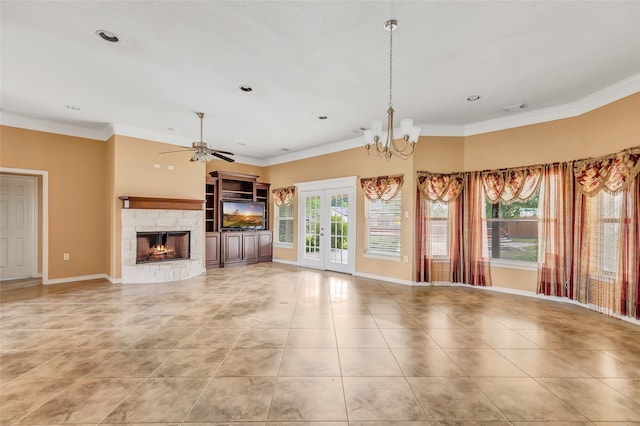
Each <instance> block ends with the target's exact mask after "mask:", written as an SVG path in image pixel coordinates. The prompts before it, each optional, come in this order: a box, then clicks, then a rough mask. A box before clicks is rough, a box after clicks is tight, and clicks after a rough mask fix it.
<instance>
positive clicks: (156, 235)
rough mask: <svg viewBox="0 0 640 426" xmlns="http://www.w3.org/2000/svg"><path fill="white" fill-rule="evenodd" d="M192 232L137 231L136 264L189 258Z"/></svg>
mask: <svg viewBox="0 0 640 426" xmlns="http://www.w3.org/2000/svg"><path fill="white" fill-rule="evenodd" d="M190 234H191V233H190V231H161V232H137V233H136V264H139V263H152V262H167V261H173V260H184V259H189V257H190V241H191V238H190Z"/></svg>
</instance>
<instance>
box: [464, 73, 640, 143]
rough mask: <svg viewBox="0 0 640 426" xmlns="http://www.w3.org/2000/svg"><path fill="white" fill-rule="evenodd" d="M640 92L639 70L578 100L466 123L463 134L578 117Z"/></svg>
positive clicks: (474, 133)
mask: <svg viewBox="0 0 640 426" xmlns="http://www.w3.org/2000/svg"><path fill="white" fill-rule="evenodd" d="M638 92H640V73H638V74H635V75H632V76H631V77H629V78H626V79H624V80H621V81H619V82H617V83H614V84H612V85H611V86H608V87H605V88H604V89H602V90H598V91H597V92H595V93H592V94H590V95H587V96H585V97H584V98H581V99H578V100H577V101H575V102H570V103H567V104H564V105H558V106H553V107H549V108H543V109H538V110H535V111H530V112H524V113H521V114H517V115H511V116H509V117H505V118H496V119H493V120H487V121H479V122H477V123H471V124H467V125H466V126H464V128H465V130H464V136H473V135H479V134H482V133H489V132H496V131H499V130H506V129H512V128H514V127H522V126H529V125H531V124H538V123H544V122H547V121H554V120H561V119H563V118H570V117H576V116H578V115H582V114H584V113H587V112H589V111H593V110H595V109H598V108H600V107H603V106H605V105H607V104H610V103H612V102H615V101H618V100H620V99H622V98H626V97H627V96H630V95H633V94H635V93H638Z"/></svg>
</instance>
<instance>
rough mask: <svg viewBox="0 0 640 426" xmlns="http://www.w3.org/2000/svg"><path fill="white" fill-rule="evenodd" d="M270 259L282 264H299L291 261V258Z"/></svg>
mask: <svg viewBox="0 0 640 426" xmlns="http://www.w3.org/2000/svg"><path fill="white" fill-rule="evenodd" d="M271 261H272V262H273V263H282V264H284V265H291V266H300V264H299V263H298V262H295V261H292V260H284V259H276V258H273V259H271Z"/></svg>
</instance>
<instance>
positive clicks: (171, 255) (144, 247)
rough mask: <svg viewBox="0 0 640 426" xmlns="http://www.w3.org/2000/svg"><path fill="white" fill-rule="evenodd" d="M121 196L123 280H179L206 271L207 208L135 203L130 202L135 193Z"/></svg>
mask: <svg viewBox="0 0 640 426" xmlns="http://www.w3.org/2000/svg"><path fill="white" fill-rule="evenodd" d="M121 198H123V201H124V208H123V209H122V213H121V219H122V234H121V237H122V238H121V241H122V283H125V284H127V283H154V282H155V283H157V282H167V281H178V280H184V279H188V278H192V277H195V276H197V275H200V274H202V273H203V272H205V269H204V211H203V210H201V209H199V210H196V209H194V208H192V207H191V206H189V205H186V206H183V205H181V204H167V203H164V204H163V203H157V202H156V203H150V202H147V203H145V204H140V203H138V204H135V203H131V202H130V200H134V198H133V197H121ZM144 200H150V199H144ZM165 201H166V200H165ZM174 201H180V200H174ZM182 201H183V202H191V201H193V202H197V200H182ZM201 204H202V202H200V205H201ZM138 206H139V207H140V208H136V207H138ZM152 207H167V208H152ZM180 207H183V208H186V209H184V210H183V209H181V208H180Z"/></svg>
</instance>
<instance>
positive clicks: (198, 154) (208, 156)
mask: <svg viewBox="0 0 640 426" xmlns="http://www.w3.org/2000/svg"><path fill="white" fill-rule="evenodd" d="M196 115H197V116H198V118H199V119H200V140H199V141H195V142H191V148H188V149H186V150H187V151H194V153H193V154H192V155H191V158H190V159H189V161H193V162H196V161H198V162H201V163H206V162H207V161H211V160H213V159H215V158H219V159H221V160H224V161H226V162H228V163H233V162H234V161H236V160H234V159H233V158H229V157H227V155H233V153H232V152H228V151H221V150H219V149H212V148H209V145H208V144H207V143H206V142H205V141H204V140H203V137H202V127H203V120H204V117H205V116H206V114H205V113H204V112H196ZM183 151H185V150H181V151H166V152H161V153H160V154H169V153H172V152H183Z"/></svg>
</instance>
